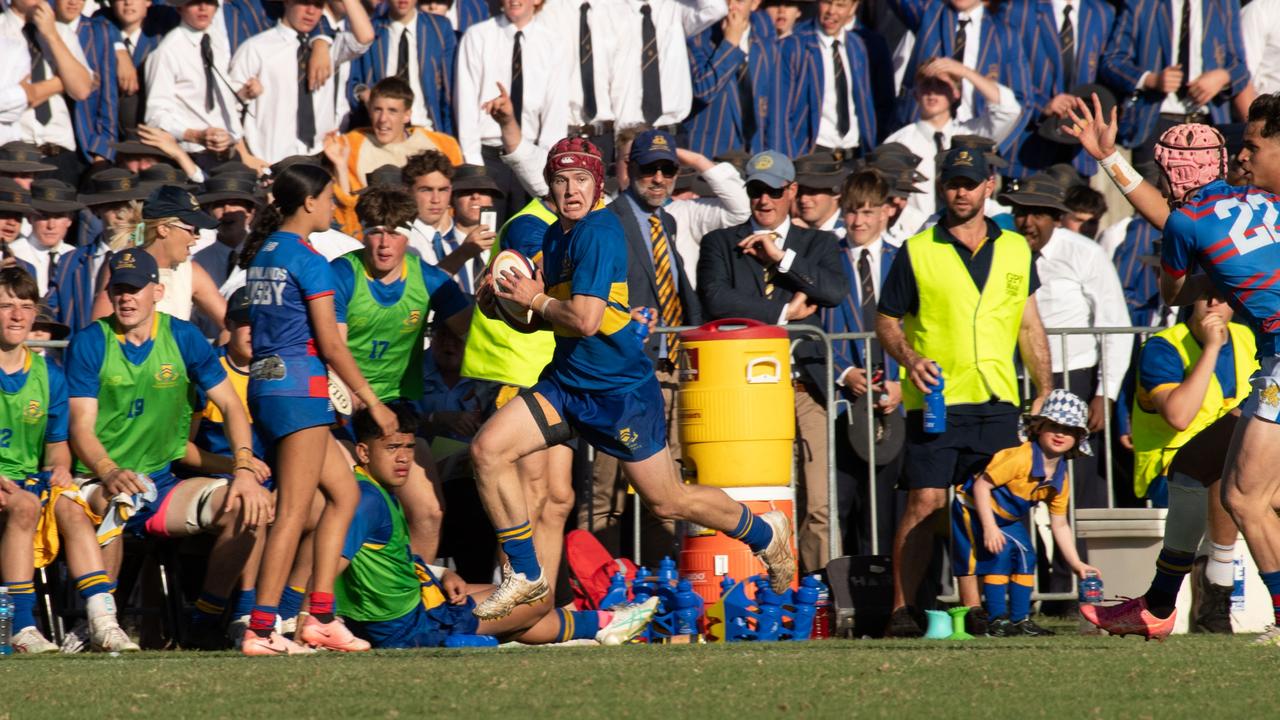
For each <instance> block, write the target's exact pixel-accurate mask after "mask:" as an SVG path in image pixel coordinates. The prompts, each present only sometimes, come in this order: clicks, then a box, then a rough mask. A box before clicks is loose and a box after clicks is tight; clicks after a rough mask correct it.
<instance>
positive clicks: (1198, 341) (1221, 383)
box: [1085, 293, 1258, 637]
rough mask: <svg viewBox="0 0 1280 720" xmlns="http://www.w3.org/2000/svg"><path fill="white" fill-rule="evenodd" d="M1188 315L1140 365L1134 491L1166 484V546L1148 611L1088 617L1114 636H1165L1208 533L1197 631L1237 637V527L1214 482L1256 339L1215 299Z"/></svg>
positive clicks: (1156, 341)
mask: <svg viewBox="0 0 1280 720" xmlns="http://www.w3.org/2000/svg"><path fill="white" fill-rule="evenodd" d="M1192 308H1193V309H1192V312H1191V317H1190V318H1189V319H1188V320H1187V321H1186V322H1182V323H1178V324H1177V325H1174V326H1173V327H1171V328H1168V329H1167V330H1162V331H1160V332H1158V333H1156V334H1155V335H1153V336H1151V338H1150V339H1149V340H1147V342H1146V343H1145V344H1144V345H1143V346H1142V353H1141V355H1140V356H1139V359H1138V373H1137V392H1136V394H1135V398H1134V403H1133V452H1134V469H1133V491H1134V494H1135V495H1136V496H1138V497H1144V496H1149V495H1151V494H1152V490H1153V484H1156V483H1157V481H1158V480H1159V478H1161V477H1163V478H1164V479H1165V480H1166V482H1167V483H1168V488H1169V514H1168V516H1167V517H1166V519H1165V526H1164V547H1163V548H1161V550H1160V556H1159V559H1157V560H1156V574H1155V577H1154V578H1153V579H1152V580H1151V587H1150V588H1149V589H1148V590H1147V592H1146V594H1145V595H1143V596H1142V598H1141V600H1142V601H1145V604H1146V605H1145V610H1146V612H1145V613H1143V612H1141V611H1139V612H1125V613H1120V612H1118V611H1119V609H1120V608H1121V607H1122V606H1115V610H1117V612H1112V610H1113V608H1103V611H1102V612H1098V613H1096V614H1095V613H1092V612H1086V613H1085V617H1087V618H1090V620H1091V621H1094V622H1095V623H1096V624H1098V625H1099V626H1100V627H1106V628H1107V629H1108V630H1109V631H1110V632H1112V633H1113V634H1129V633H1132V634H1140V635H1147V636H1149V637H1164V636H1167V635H1168V634H1169V633H1170V632H1172V631H1173V625H1174V622H1175V621H1176V619H1177V610H1176V609H1175V607H1174V605H1175V603H1176V601H1177V597H1178V591H1179V590H1180V589H1181V588H1182V581H1183V579H1184V578H1185V577H1186V576H1187V573H1188V572H1190V571H1191V569H1192V565H1193V563H1197V564H1198V561H1197V560H1196V551H1197V550H1198V549H1199V548H1200V543H1201V541H1202V540H1203V539H1204V534H1205V530H1206V527H1207V528H1208V531H1209V537H1210V540H1211V541H1212V543H1213V554H1212V556H1211V557H1210V558H1208V559H1207V560H1206V562H1205V564H1204V565H1203V569H1204V572H1203V573H1198V574H1197V576H1198V577H1200V578H1202V579H1203V582H1197V583H1196V588H1195V589H1196V591H1197V592H1196V598H1195V599H1196V600H1198V602H1197V603H1196V605H1195V607H1194V609H1193V612H1192V618H1191V629H1192V632H1196V631H1199V632H1217V633H1223V634H1230V633H1231V616H1230V609H1231V589H1232V586H1233V584H1234V583H1235V572H1234V569H1235V566H1234V560H1235V543H1236V532H1237V531H1236V526H1235V523H1233V522H1231V516H1229V515H1227V513H1226V511H1225V510H1223V509H1222V502H1221V496H1220V494H1219V484H1218V479H1219V478H1220V477H1221V476H1222V464H1223V461H1224V460H1226V455H1227V447H1228V446H1229V445H1230V444H1231V435H1232V434H1233V433H1234V432H1235V428H1236V423H1237V421H1238V419H1239V417H1240V411H1239V410H1238V409H1237V406H1239V405H1240V403H1242V402H1243V401H1244V399H1245V398H1246V397H1248V393H1249V387H1250V386H1249V376H1250V375H1252V374H1253V373H1254V371H1256V370H1257V369H1258V361H1257V360H1256V359H1255V358H1254V355H1255V353H1256V352H1257V347H1256V343H1255V341H1254V337H1253V331H1252V330H1250V329H1249V328H1247V327H1245V326H1244V325H1241V324H1239V323H1233V322H1231V316H1232V314H1233V313H1232V310H1231V306H1230V305H1228V304H1227V303H1226V301H1225V300H1223V299H1222V296H1221V295H1219V294H1217V293H1214V294H1213V295H1211V296H1210V297H1207V298H1201V299H1199V300H1197V301H1196V302H1195V304H1194V305H1193V306H1192Z"/></svg>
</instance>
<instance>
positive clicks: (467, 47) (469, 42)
mask: <svg viewBox="0 0 1280 720" xmlns="http://www.w3.org/2000/svg"><path fill="white" fill-rule="evenodd" d="M517 32H522V33H523V34H524V37H523V39H522V41H521V43H520V48H521V49H520V53H521V60H522V61H523V63H524V92H523V95H522V98H523V100H522V105H521V111H520V131H521V135H523V136H524V137H527V138H529V140H530V141H532V142H533V143H534V144H536V145H541V146H543V147H548V148H549V147H551V146H552V145H554V144H555V143H556V142H558V141H559V140H560V139H561V138H563V137H564V136H565V134H566V133H567V131H568V128H569V112H568V110H569V104H568V102H566V96H567V94H568V89H569V88H568V86H569V84H570V83H569V82H568V80H567V78H568V75H569V72H568V70H569V69H568V67H566V66H565V65H564V58H565V55H564V52H565V51H564V45H565V44H566V43H564V42H563V41H562V40H561V39H559V38H557V37H556V35H555V33H554V32H553V31H552V29H551V27H550V26H548V25H547V24H546V23H545V22H543V21H542V19H541V18H540V17H538V16H534V18H533V20H532V21H530V22H529V24H528V25H525V27H524V29H523V30H519V29H517V28H516V26H515V25H513V24H512V23H511V21H510V20H508V19H507V18H506V16H505V15H499V16H497V17H493V18H489V19H488V20H485V21H484V22H481V23H477V24H475V25H472V26H471V27H470V28H468V29H467V32H466V33H465V34H463V36H462V42H461V43H459V46H458V63H457V65H458V66H457V75H458V82H457V85H456V87H455V88H454V90H455V95H454V97H455V99H456V101H455V103H454V106H455V108H456V109H457V113H458V144H459V145H461V146H462V156H463V158H464V159H465V160H466V161H467V162H468V163H471V164H473V165H483V164H484V158H483V157H481V154H480V148H481V146H485V145H487V146H489V147H500V146H501V145H502V129H501V128H499V127H498V123H496V122H494V120H493V118H492V117H490V116H489V114H488V113H486V112H484V111H482V110H481V109H480V106H481V105H482V104H484V103H485V102H487V101H489V100H492V99H494V98H496V97H498V83H502V86H503V87H505V88H506V89H507V91H508V92H510V91H511V55H512V51H513V50H514V49H515V42H516V33H517ZM575 52H576V46H575ZM574 65H575V66H576V65H577V63H576V61H575V62H574ZM685 66H686V67H685V69H686V72H687V71H688V63H686V64H685ZM555 68H560V70H559V71H556V70H555Z"/></svg>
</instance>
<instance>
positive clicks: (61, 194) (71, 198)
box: [31, 178, 85, 213]
mask: <svg viewBox="0 0 1280 720" xmlns="http://www.w3.org/2000/svg"><path fill="white" fill-rule="evenodd" d="M31 207H33V208H35V209H36V211H37V212H42V213H74V212H79V211H81V210H84V209H85V206H84V203H82V202H80V200H79V198H78V197H77V196H76V189H75V188H73V187H71V186H70V185H68V184H66V183H64V182H62V181H61V180H55V179H53V178H47V179H43V178H42V179H40V180H36V181H35V182H33V183H31Z"/></svg>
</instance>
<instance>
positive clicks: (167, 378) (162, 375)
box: [156, 363, 178, 387]
mask: <svg viewBox="0 0 1280 720" xmlns="http://www.w3.org/2000/svg"><path fill="white" fill-rule="evenodd" d="M177 383H178V371H177V370H174V368H173V363H163V364H162V365H160V371H159V372H157V373H156V387H171V386H173V385H176V384H177Z"/></svg>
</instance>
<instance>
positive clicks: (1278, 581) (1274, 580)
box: [1258, 570, 1280, 625]
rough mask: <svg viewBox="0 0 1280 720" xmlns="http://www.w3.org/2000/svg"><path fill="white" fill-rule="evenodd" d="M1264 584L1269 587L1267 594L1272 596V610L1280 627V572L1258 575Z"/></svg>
mask: <svg viewBox="0 0 1280 720" xmlns="http://www.w3.org/2000/svg"><path fill="white" fill-rule="evenodd" d="M1258 577H1261V578H1262V584H1263V585H1266V586H1267V594H1269V595H1270V596H1271V610H1272V612H1274V613H1275V616H1276V625H1280V570H1277V571H1275V572H1269V573H1258Z"/></svg>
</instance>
